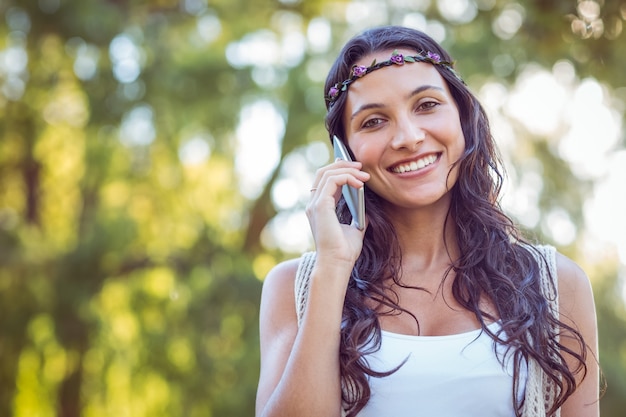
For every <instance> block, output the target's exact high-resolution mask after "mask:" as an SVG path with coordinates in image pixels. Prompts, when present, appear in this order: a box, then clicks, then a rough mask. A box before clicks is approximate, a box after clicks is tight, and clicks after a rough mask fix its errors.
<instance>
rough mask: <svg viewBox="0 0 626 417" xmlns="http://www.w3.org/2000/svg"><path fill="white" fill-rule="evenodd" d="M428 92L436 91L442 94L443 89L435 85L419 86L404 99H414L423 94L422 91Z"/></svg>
mask: <svg viewBox="0 0 626 417" xmlns="http://www.w3.org/2000/svg"><path fill="white" fill-rule="evenodd" d="M428 90H437V91H439V92H442V93H443V92H444V89H443V88H442V87H440V86H437V85H421V86H419V87H417V88H416V89H415V90H413V91H411V92H410V93H409V94H407V96H406V98H407V99H409V98H412V97H415V96H416V95H418V94H420V93H423V92H424V91H428Z"/></svg>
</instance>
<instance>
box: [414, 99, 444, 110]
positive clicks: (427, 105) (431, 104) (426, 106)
mask: <svg viewBox="0 0 626 417" xmlns="http://www.w3.org/2000/svg"><path fill="white" fill-rule="evenodd" d="M438 105H439V103H437V102H436V101H425V102H422V103H420V104H419V105H418V106H417V109H418V110H421V111H424V110H432V109H434V108H435V107H436V106H438Z"/></svg>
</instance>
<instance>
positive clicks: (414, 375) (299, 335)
mask: <svg viewBox="0 0 626 417" xmlns="http://www.w3.org/2000/svg"><path fill="white" fill-rule="evenodd" d="M325 91H326V100H327V108H328V115H327V118H326V126H327V128H328V131H329V134H330V137H331V138H332V137H333V136H334V135H336V136H338V137H339V138H341V139H343V141H344V143H345V144H346V145H347V146H348V148H349V149H350V152H351V153H352V156H353V157H354V158H353V159H354V160H355V161H358V162H347V161H342V160H337V161H335V162H333V163H331V164H329V165H328V166H325V167H323V168H321V169H319V170H318V172H317V175H316V178H315V182H314V184H313V186H312V189H311V200H310V203H309V204H308V206H307V210H306V212H307V215H308V217H309V222H310V225H311V229H312V232H313V237H314V239H315V245H316V253H315V254H306V255H305V256H303V257H302V258H301V259H300V260H291V261H288V262H285V263H282V264H280V265H278V266H276V267H275V268H274V269H273V270H272V271H271V272H270V273H269V274H268V276H267V278H266V280H265V283H264V288H263V295H262V300H261V321H260V333H261V375H260V379H259V387H258V393H257V415H258V416H316V417H319V416H324V417H326V416H328V417H331V416H340V415H348V416H359V417H364V416H377V417H380V416H393V417H401V416H422V415H423V416H437V417H445V416H474V415H475V416H552V415H561V416H562V417H571V416H583V415H584V416H590V417H593V416H597V415H598V414H599V407H598V366H597V361H596V359H595V358H596V351H597V348H596V344H597V336H596V332H597V330H596V319H595V307H594V302H593V296H592V292H591V288H590V285H589V281H588V279H587V277H586V275H585V274H584V272H583V271H582V270H581V269H580V268H579V267H578V266H577V265H576V264H574V263H573V262H572V261H571V260H569V259H567V258H566V257H564V256H562V255H560V254H557V253H555V251H554V250H553V248H551V247H545V246H532V245H531V244H530V243H528V242H526V241H525V240H524V239H523V238H522V237H521V236H520V235H519V233H518V230H517V229H516V228H515V226H514V225H513V224H512V222H511V221H510V220H509V218H508V217H507V216H506V215H505V214H504V213H503V212H502V210H501V209H500V207H499V205H498V196H499V192H500V187H501V180H502V175H501V168H500V161H499V159H498V156H497V151H496V149H495V144H494V141H493V138H492V136H491V133H490V130H489V125H488V121H487V118H486V116H485V113H484V111H483V109H482V107H481V106H480V104H479V103H478V101H477V100H476V98H475V97H474V96H473V95H472V93H471V92H470V91H469V90H468V88H467V87H466V86H465V85H464V83H463V82H462V80H461V79H460V77H459V76H458V74H457V73H456V72H455V70H454V69H453V67H452V63H451V58H450V57H449V55H448V53H447V52H446V51H444V50H443V49H442V48H441V46H440V45H438V44H437V43H436V42H435V41H434V40H432V39H431V38H429V37H428V36H426V35H425V34H423V33H421V32H418V31H415V30H411V29H407V28H401V27H383V28H376V29H372V30H369V31H366V32H364V33H362V34H361V35H359V36H357V37H355V38H353V39H352V40H351V41H349V42H348V44H347V45H346V46H345V47H344V48H343V50H342V52H341V53H340V55H339V57H338V59H337V60H336V62H335V63H334V65H333V67H332V68H331V70H330V73H329V75H328V78H327V82H326V86H325ZM538 99H540V98H538ZM345 184H348V185H350V186H352V187H357V188H358V187H361V186H363V185H365V190H366V192H365V194H366V195H365V200H366V222H367V224H366V228H365V230H364V231H362V230H359V229H358V228H357V227H355V226H354V225H350V224H349V223H350V214H349V212H348V209H347V208H346V206H345V203H344V201H343V198H342V197H341V187H342V186H343V185H345ZM338 201H339V206H338V208H337V213H336V212H335V209H336V204H337V202H338ZM338 217H339V220H338ZM303 265H304V266H303ZM296 275H297V276H296ZM294 292H295V293H297V294H298V297H294ZM557 294H558V296H557Z"/></svg>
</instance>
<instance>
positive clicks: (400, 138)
mask: <svg viewBox="0 0 626 417" xmlns="http://www.w3.org/2000/svg"><path fill="white" fill-rule="evenodd" d="M393 135H394V136H393V138H392V141H391V146H392V147H393V148H394V149H409V150H415V149H417V147H418V146H419V145H420V144H421V143H422V142H423V141H424V139H426V133H425V132H424V130H423V129H422V128H421V127H420V126H419V125H418V124H417V123H416V121H415V120H409V119H402V120H398V122H397V123H396V129H395V131H394V133H393Z"/></svg>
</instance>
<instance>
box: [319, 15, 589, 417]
mask: <svg viewBox="0 0 626 417" xmlns="http://www.w3.org/2000/svg"><path fill="white" fill-rule="evenodd" d="M397 48H406V49H410V50H414V51H416V52H418V53H426V52H432V53H436V54H438V55H439V56H440V57H441V59H442V60H445V61H449V62H452V58H451V57H450V55H449V54H448V53H447V52H446V51H445V50H444V49H443V48H442V47H441V46H440V45H439V44H438V43H437V42H435V41H434V40H433V39H432V38H430V37H429V36H428V35H426V34H424V33H422V32H420V31H417V30H413V29H408V28H403V27H395V26H387V27H380V28H374V29H370V30H368V31H365V32H363V33H361V34H360V35H358V36H356V37H354V38H353V39H351V40H350V41H349V42H348V43H347V44H346V45H345V46H344V48H343V50H342V51H341V53H340V54H339V57H338V58H337V60H336V61H335V63H334V64H333V66H332V68H331V69H330V72H329V74H328V77H327V79H326V84H325V87H324V92H325V93H327V92H328V91H329V89H330V88H331V87H332V86H333V85H335V83H338V82H342V81H343V80H345V79H347V78H348V77H349V76H350V71H351V68H352V66H353V64H354V63H355V62H356V61H358V60H359V59H361V58H362V57H364V56H366V55H369V54H372V53H375V52H381V51H389V50H393V49H397ZM434 68H436V70H437V71H438V72H439V73H440V74H441V76H442V77H443V78H444V80H445V81H446V82H447V84H448V87H449V88H450V91H451V94H452V96H453V98H454V100H455V102H456V104H457V106H458V109H459V114H460V121H461V126H462V129H463V134H464V136H465V151H464V153H463V155H462V156H461V158H460V159H459V161H458V162H456V165H457V166H458V170H459V174H458V180H457V182H456V184H455V185H454V186H453V188H452V189H451V191H450V192H451V196H452V198H451V205H450V209H449V213H448V216H447V219H448V220H446V224H445V225H444V229H445V228H446V227H447V226H448V225H449V224H448V222H452V226H453V227H454V228H455V231H456V239H457V242H455V243H456V244H457V245H458V247H459V253H460V256H459V258H458V259H456V260H454V262H453V264H452V265H451V267H450V268H449V269H448V271H447V273H446V275H445V277H444V279H447V277H448V276H449V275H450V273H451V272H454V281H453V284H452V292H453V295H454V298H455V299H456V300H457V301H458V302H459V303H460V304H461V305H462V306H463V307H464V308H466V309H467V310H469V311H471V312H473V313H474V314H475V316H476V318H477V319H478V320H479V321H480V323H481V326H482V329H483V331H485V332H486V333H487V334H488V335H489V336H490V337H491V338H493V339H494V341H496V342H497V343H499V344H502V345H504V346H505V347H506V348H507V354H511V355H513V358H514V382H513V398H514V401H515V398H517V395H516V393H517V392H518V388H519V384H520V374H521V368H522V367H523V365H524V363H526V364H527V363H528V361H529V360H534V361H536V362H537V363H538V364H539V365H540V367H541V368H542V369H543V371H544V372H545V374H546V375H547V377H548V379H549V380H550V381H551V383H552V385H553V388H552V389H553V390H554V391H555V392H556V399H555V401H554V402H553V403H551V404H548V407H549V410H548V415H552V414H553V413H554V412H555V411H556V410H557V409H558V408H559V407H561V406H562V405H563V403H564V402H565V400H566V399H567V398H568V397H569V396H570V395H571V394H572V393H573V392H574V390H575V389H576V379H575V374H577V373H579V372H582V373H583V375H585V374H586V366H585V358H586V346H585V344H584V341H583V339H582V336H581V335H580V333H579V332H578V331H577V330H576V329H573V328H572V327H570V326H568V325H566V324H564V323H562V322H561V321H559V318H558V317H556V316H555V314H554V313H553V311H552V310H551V308H550V305H549V300H548V299H547V297H546V296H545V295H544V294H543V292H542V285H541V280H540V270H541V265H540V262H544V263H545V262H547V261H546V260H545V259H542V257H541V256H540V254H539V252H538V251H537V250H536V249H535V248H533V246H532V245H530V244H529V243H528V242H527V241H526V240H524V238H523V237H522V236H521V235H520V233H519V231H518V229H517V228H516V226H515V225H514V223H513V222H512V221H511V219H510V218H509V217H508V216H507V215H506V214H505V213H504V212H503V211H502V209H501V208H500V206H499V200H498V199H499V195H500V191H501V188H502V181H503V172H504V170H503V168H502V163H501V160H500V157H499V155H498V151H497V149H496V146H495V143H494V140H493V137H492V135H491V130H490V127H489V122H488V120H487V116H486V114H485V111H484V109H483V108H482V106H481V105H480V103H479V102H478V100H477V99H476V97H475V96H474V95H473V94H472V93H471V92H470V90H469V89H468V88H467V86H466V85H465V84H464V83H463V82H462V81H461V80H460V79H459V78H458V77H457V76H456V75H455V74H454V73H453V72H452V71H450V70H449V69H448V68H446V67H445V66H441V65H434ZM347 96H348V94H345V93H344V94H341V95H340V96H339V97H338V98H337V100H336V101H335V102H333V103H332V104H329V103H327V109H328V114H327V116H326V127H327V129H328V133H329V136H330V137H331V138H332V136H333V135H337V136H339V137H341V138H343V137H345V130H344V126H343V122H342V120H343V112H344V108H345V102H346V97H347ZM365 198H366V207H367V216H368V221H369V226H368V229H367V231H366V233H365V239H364V243H363V250H362V252H361V255H360V256H359V258H358V260H357V262H356V264H355V267H354V269H353V271H352V277H351V279H350V283H349V285H348V291H347V294H346V298H345V302H344V309H343V318H342V327H341V346H340V368H341V369H340V371H341V385H342V388H343V389H342V400H343V402H344V406H345V407H346V408H347V410H348V416H354V415H356V414H357V413H358V412H359V411H360V410H361V409H362V408H363V407H364V406H365V404H366V403H367V402H368V401H369V398H370V388H369V385H368V382H367V379H368V376H372V377H382V376H385V375H389V374H391V373H393V372H394V371H395V370H396V369H397V368H396V369H391V370H389V371H388V372H376V371H373V370H372V369H370V368H369V366H368V364H367V361H366V360H365V357H366V355H367V354H369V353H371V352H372V351H375V350H377V349H379V348H380V343H381V329H380V324H379V322H378V314H397V313H399V312H401V311H404V312H407V313H408V311H406V310H405V309H403V308H402V307H400V306H399V305H398V298H397V296H396V295H395V294H394V293H393V292H392V293H389V292H388V291H385V283H386V282H388V280H389V279H392V280H393V282H395V284H397V285H399V286H404V287H406V286H405V285H404V284H402V283H400V282H399V277H400V272H401V271H400V268H401V259H402V255H401V250H400V247H399V244H398V239H397V237H396V234H395V232H394V228H393V226H392V223H391V222H390V221H389V219H388V218H387V216H386V213H385V211H384V210H383V204H382V201H381V199H380V198H379V197H378V196H377V195H376V194H375V193H373V192H372V191H371V190H369V189H367V187H366V194H365ZM337 214H338V215H339V217H340V219H341V220H342V221H344V222H349V220H350V213H349V211H348V209H347V207H346V205H345V203H344V202H343V200H341V201H340V204H339V205H338V208H337ZM533 252H534V253H533ZM538 259H541V261H540V262H538V261H537V260H538ZM550 279H551V280H553V282H554V281H555V280H556V277H550ZM481 296H487V297H489V299H490V300H491V301H492V303H493V305H494V306H495V308H496V311H497V314H498V317H493V316H492V315H490V314H489V313H488V312H486V311H484V310H482V309H481V308H480V303H479V301H480V298H481ZM367 300H373V301H375V303H376V304H378V305H379V306H382V308H383V309H382V310H381V309H380V307H379V308H378V311H375V310H374V309H373V308H372V307H371V306H369V305H368V304H367V303H366V301H367ZM409 314H410V313H409ZM414 319H415V320H416V321H417V319H416V318H415V317H414ZM496 319H499V320H500V322H501V325H502V326H501V329H500V330H498V331H497V332H495V333H494V332H492V331H490V330H489V328H488V327H487V323H489V322H491V321H493V320H496ZM417 324H418V328H419V322H418V323H417ZM562 329H564V330H565V331H566V332H567V333H568V334H567V336H566V337H573V338H575V339H576V340H577V341H578V342H579V344H580V353H578V352H574V351H571V350H569V349H567V348H565V347H564V346H563V345H562V344H560V343H559V334H560V333H561V331H562ZM504 335H506V336H504ZM565 355H568V356H571V357H573V358H575V359H576V360H577V361H578V366H577V367H576V369H574V370H570V369H569V368H568V367H567V365H566V362H565ZM501 360H503V359H501ZM514 408H515V410H516V411H515V412H516V415H517V416H520V415H521V412H522V408H523V399H522V400H521V401H520V402H519V403H516V404H514Z"/></svg>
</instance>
